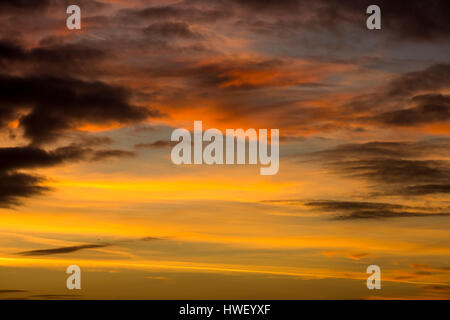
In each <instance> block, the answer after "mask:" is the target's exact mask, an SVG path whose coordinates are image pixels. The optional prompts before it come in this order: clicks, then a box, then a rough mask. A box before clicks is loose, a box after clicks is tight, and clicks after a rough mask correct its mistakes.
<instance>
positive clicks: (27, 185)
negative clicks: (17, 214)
mask: <svg viewBox="0 0 450 320" xmlns="http://www.w3.org/2000/svg"><path fill="white" fill-rule="evenodd" d="M0 180H1V181H2V183H1V184H0V207H1V208H10V207H12V206H15V205H19V204H20V201H19V199H20V198H25V197H31V196H36V195H40V194H42V193H44V192H45V191H48V190H50V188H48V187H46V186H43V185H42V182H44V181H45V179H44V178H42V177H38V176H34V175H31V174H26V173H19V172H12V173H5V172H0Z"/></svg>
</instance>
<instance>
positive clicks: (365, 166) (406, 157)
mask: <svg viewBox="0 0 450 320" xmlns="http://www.w3.org/2000/svg"><path fill="white" fill-rule="evenodd" d="M449 152H450V148H449V140H448V139H438V140H430V141H422V142H369V143H363V144H346V145H340V146H337V147H335V148H331V149H328V150H323V151H319V152H315V153H312V154H309V155H306V156H305V157H306V159H307V161H320V162H322V163H323V165H325V166H326V167H328V168H330V169H332V170H333V171H337V172H338V173H341V174H343V175H346V176H348V177H353V178H360V179H364V180H367V181H369V182H371V183H373V184H374V187H375V188H376V189H378V190H379V192H380V193H382V194H387V195H389V194H390V195H421V194H422V195H423V194H437V193H447V192H448V191H449V183H448V181H450V161H448V160H434V159H433V157H436V158H438V159H439V158H440V159H445V158H446V157H448V156H449Z"/></svg>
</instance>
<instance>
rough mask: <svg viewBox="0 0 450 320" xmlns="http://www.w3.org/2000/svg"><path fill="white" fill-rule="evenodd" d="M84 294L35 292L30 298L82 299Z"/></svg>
mask: <svg viewBox="0 0 450 320" xmlns="http://www.w3.org/2000/svg"><path fill="white" fill-rule="evenodd" d="M81 297H82V295H76V294H34V295H31V296H29V297H28V298H34V299H40V300H41V299H48V300H61V299H80V298H81Z"/></svg>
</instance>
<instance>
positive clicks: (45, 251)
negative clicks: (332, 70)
mask: <svg viewBox="0 0 450 320" xmlns="http://www.w3.org/2000/svg"><path fill="white" fill-rule="evenodd" d="M110 245H111V244H108V243H104V244H85V245H79V246H71V247H60V248H54V249H40V250H30V251H23V252H19V253H17V254H19V255H22V256H45V255H52V254H62V253H71V252H75V251H80V250H84V249H95V248H104V247H108V246H110Z"/></svg>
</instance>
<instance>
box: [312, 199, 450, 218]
mask: <svg viewBox="0 0 450 320" xmlns="http://www.w3.org/2000/svg"><path fill="white" fill-rule="evenodd" d="M305 205H306V206H309V207H313V208H314V209H317V210H321V211H325V212H330V213H333V215H334V217H333V219H336V220H359V219H385V218H405V217H431V216H450V213H447V212H439V213H436V212H430V211H428V212H427V211H414V209H417V208H411V207H407V206H403V205H397V204H390V203H377V202H358V201H332V200H325V201H311V202H306V203H305ZM411 209H412V210H411Z"/></svg>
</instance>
